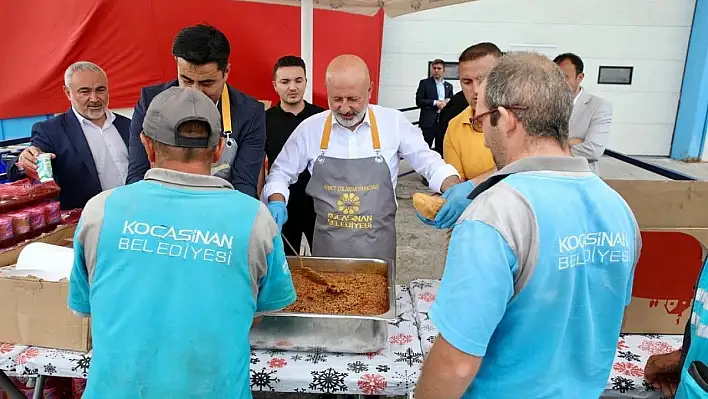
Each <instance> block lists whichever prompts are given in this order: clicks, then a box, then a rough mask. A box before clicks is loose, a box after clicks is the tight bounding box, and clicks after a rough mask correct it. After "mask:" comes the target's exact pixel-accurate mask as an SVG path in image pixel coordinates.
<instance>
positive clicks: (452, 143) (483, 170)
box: [443, 42, 502, 185]
mask: <svg viewBox="0 0 708 399" xmlns="http://www.w3.org/2000/svg"><path fill="white" fill-rule="evenodd" d="M501 56H502V52H501V50H500V49H499V47H497V46H496V45H495V44H493V43H487V42H483V43H477V44H475V45H474V46H471V47H468V48H467V49H466V50H465V51H463V52H462V54H461V55H460V59H459V71H460V84H461V86H462V92H463V93H464V94H465V98H466V99H467V102H468V103H469V104H470V106H469V107H467V108H466V109H465V110H464V111H462V113H460V114H459V115H457V116H456V117H455V118H453V119H452V120H451V121H450V124H449V125H448V127H447V131H446V132H445V141H444V150H443V154H444V158H445V162H447V163H449V164H451V165H452V166H454V167H455V169H457V171H458V173H459V174H460V178H461V179H462V180H463V181H464V180H472V181H473V182H474V184H475V185H477V184H479V183H480V182H482V181H483V180H485V179H486V178H487V177H488V176H490V175H491V174H492V173H494V172H495V171H496V169H495V167H494V160H493V159H492V153H491V152H490V151H489V149H488V148H487V147H486V146H485V145H484V134H483V133H482V127H481V126H472V124H471V122H470V119H471V118H472V117H473V116H474V108H475V105H476V103H477V94H478V93H479V86H480V84H481V83H482V82H483V81H484V78H485V77H486V76H487V74H488V73H489V72H490V71H491V70H492V68H494V66H495V65H496V64H497V62H498V61H499V58H501Z"/></svg>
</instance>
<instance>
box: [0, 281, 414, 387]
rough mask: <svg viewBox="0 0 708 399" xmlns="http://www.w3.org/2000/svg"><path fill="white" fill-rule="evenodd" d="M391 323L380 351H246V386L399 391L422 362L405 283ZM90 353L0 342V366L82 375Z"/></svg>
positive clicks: (22, 371)
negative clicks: (248, 356) (248, 366)
mask: <svg viewBox="0 0 708 399" xmlns="http://www.w3.org/2000/svg"><path fill="white" fill-rule="evenodd" d="M396 308H397V317H396V319H397V320H396V322H394V323H392V324H391V325H390V327H389V343H388V345H387V347H386V348H385V349H384V350H381V351H379V352H376V353H369V354H365V355H353V354H342V353H328V352H325V351H314V352H286V351H279V350H270V351H261V350H255V351H251V375H250V380H251V389H252V390H254V391H273V392H308V393H345V394H365V395H390V396H393V395H405V394H406V393H408V392H410V391H411V390H412V389H413V386H414V385H415V382H416V380H417V379H418V373H419V372H420V368H421V366H422V362H423V354H422V353H421V344H420V341H419V339H418V331H417V329H416V324H415V319H414V317H413V304H412V301H411V296H410V293H409V288H408V286H407V285H406V286H396ZM90 362H91V355H90V353H89V354H83V353H78V352H70V351H63V350H56V349H47V348H38V347H26V346H19V345H9V344H0V368H2V369H3V370H15V371H16V372H17V373H19V374H27V375H36V374H42V375H50V376H60V377H83V378H85V377H86V376H87V374H88V368H89V364H90Z"/></svg>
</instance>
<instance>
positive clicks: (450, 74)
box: [428, 61, 460, 80]
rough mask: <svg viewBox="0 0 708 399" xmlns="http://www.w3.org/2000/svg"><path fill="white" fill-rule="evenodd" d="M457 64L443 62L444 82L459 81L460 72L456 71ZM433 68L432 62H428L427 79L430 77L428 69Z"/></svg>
mask: <svg viewBox="0 0 708 399" xmlns="http://www.w3.org/2000/svg"><path fill="white" fill-rule="evenodd" d="M458 64H459V62H447V61H445V73H444V74H443V78H444V79H446V80H460V71H459V70H458V69H457V65H458ZM432 66H433V61H428V77H431V76H432V75H431V73H430V68H431V67H432Z"/></svg>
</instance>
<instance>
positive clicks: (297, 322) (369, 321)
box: [250, 257, 396, 353]
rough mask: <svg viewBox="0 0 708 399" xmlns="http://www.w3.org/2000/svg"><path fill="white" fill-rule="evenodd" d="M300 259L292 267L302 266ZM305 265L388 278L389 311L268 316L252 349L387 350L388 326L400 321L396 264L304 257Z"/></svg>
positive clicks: (254, 333)
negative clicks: (369, 314) (362, 314)
mask: <svg viewBox="0 0 708 399" xmlns="http://www.w3.org/2000/svg"><path fill="white" fill-rule="evenodd" d="M299 262H300V261H299V260H298V258H296V257H288V264H289V265H290V266H291V267H292V268H295V267H298V266H299V264H300V263H299ZM303 263H304V265H305V266H307V267H310V268H312V269H313V270H317V271H321V272H344V273H352V272H364V273H375V274H382V275H385V276H387V278H388V310H387V311H386V313H384V314H381V315H378V316H354V315H331V314H315V313H285V312H274V313H266V314H265V315H264V317H263V320H262V321H261V323H260V324H259V325H258V326H256V327H254V328H253V329H252V330H251V335H250V342H251V346H252V347H254V348H256V349H280V350H301V351H312V350H324V351H328V352H342V353H369V352H376V351H378V350H381V349H383V348H385V347H386V342H387V341H388V324H389V322H395V321H396V293H395V281H396V270H395V265H394V263H393V262H392V261H391V262H386V261H383V260H380V259H354V258H326V257H304V258H303Z"/></svg>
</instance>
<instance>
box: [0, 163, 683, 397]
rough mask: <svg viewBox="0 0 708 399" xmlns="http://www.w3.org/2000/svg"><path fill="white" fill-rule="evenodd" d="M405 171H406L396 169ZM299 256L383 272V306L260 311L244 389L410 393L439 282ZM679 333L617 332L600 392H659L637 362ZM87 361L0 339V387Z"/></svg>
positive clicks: (430, 334) (668, 347) (370, 264)
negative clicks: (400, 280) (400, 279)
mask: <svg viewBox="0 0 708 399" xmlns="http://www.w3.org/2000/svg"><path fill="white" fill-rule="evenodd" d="M637 166H640V167H641V166H642V165H637ZM652 171H654V170H652ZM406 174H409V172H404V173H402V175H406ZM667 177H670V178H673V179H676V177H673V176H667ZM679 179H681V176H680V177H679ZM304 259H307V260H306V262H308V263H307V265H306V266H307V268H311V269H313V270H316V271H319V272H325V273H326V274H327V273H331V272H335V273H336V272H342V271H344V272H347V273H364V274H366V273H373V274H379V275H383V276H385V277H386V281H387V284H384V285H386V288H385V290H386V291H387V295H386V296H387V308H386V311H385V312H383V313H380V314H379V313H376V316H371V315H370V314H371V313H369V315H368V316H358V315H345V314H331V313H330V312H322V313H318V312H303V311H299V312H298V311H292V310H291V311H290V312H288V313H287V314H284V313H282V314H272V315H267V316H266V317H265V318H264V320H263V322H262V323H261V324H260V325H259V326H257V327H256V328H254V330H253V332H252V335H251V345H252V351H251V357H250V363H251V367H250V385H251V389H252V390H253V391H271V392H301V393H328V394H346V395H386V396H398V395H406V394H409V395H410V393H411V392H412V390H413V388H414V386H415V383H416V381H417V379H418V377H419V374H420V369H421V367H422V363H423V359H424V357H425V355H426V354H427V353H428V351H429V350H430V348H431V346H432V344H433V342H434V339H435V337H436V336H437V330H436V329H435V327H434V326H433V324H432V322H431V321H430V319H429V317H428V311H429V308H430V305H431V304H432V302H433V301H434V299H435V295H436V293H437V289H438V287H439V281H438V280H414V281H412V282H410V283H408V284H404V285H395V267H394V265H393V264H387V263H386V262H383V261H376V260H362V259H334V258H329V259H327V258H311V257H308V258H304ZM301 261H303V260H302V259H295V258H292V259H289V263H290V265H291V268H293V269H294V274H293V275H294V280H295V275H296V273H295V269H297V266H296V264H298V263H299V262H301ZM333 261H334V262H333ZM302 267H303V265H302V264H300V268H301V269H302ZM365 287H367V288H370V287H369V286H365ZM323 289H324V288H323ZM298 294H300V292H298ZM315 296H316V295H315ZM324 313H330V314H324ZM335 313H336V312H335ZM350 313H351V312H350ZM681 338H682V337H681V336H669V335H664V336H662V335H623V336H621V337H620V338H619V340H618V345H617V353H616V357H615V361H614V364H613V369H612V372H611V375H610V378H609V379H608V383H607V389H606V391H605V393H604V394H603V398H659V397H661V395H660V394H658V393H656V392H653V389H652V388H651V387H650V386H648V385H647V384H646V383H645V382H644V381H643V368H644V365H645V363H646V361H647V359H648V357H649V356H650V355H651V354H658V353H666V352H670V351H672V350H675V349H677V348H678V347H680V345H681ZM90 361H91V352H88V353H84V352H76V351H67V350H60V349H52V348H43V347H35V346H22V345H14V344H3V343H0V387H2V386H4V385H3V382H4V383H6V382H7V381H5V380H3V377H6V374H5V373H4V372H2V371H3V370H4V371H7V372H9V373H10V374H15V375H21V376H29V377H37V378H36V388H35V392H34V397H35V398H41V397H43V396H42V393H43V386H44V378H45V377H46V376H59V377H73V378H86V377H87V374H88V369H89V365H90ZM411 396H412V395H411ZM18 397H24V395H23V396H18ZM9 398H11V399H14V396H12V395H9Z"/></svg>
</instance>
